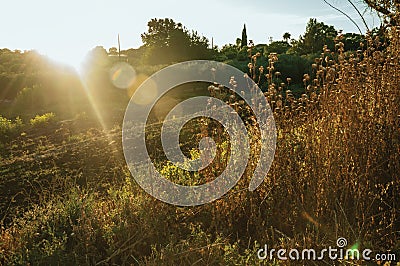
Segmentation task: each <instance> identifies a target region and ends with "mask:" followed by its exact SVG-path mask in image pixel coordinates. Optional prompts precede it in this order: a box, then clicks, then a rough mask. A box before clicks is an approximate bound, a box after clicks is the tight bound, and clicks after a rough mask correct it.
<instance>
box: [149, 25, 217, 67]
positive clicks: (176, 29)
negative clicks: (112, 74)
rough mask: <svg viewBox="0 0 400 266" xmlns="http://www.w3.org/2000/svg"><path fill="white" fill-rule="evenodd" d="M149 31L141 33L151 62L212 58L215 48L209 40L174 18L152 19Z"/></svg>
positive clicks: (167, 62) (165, 62)
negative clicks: (176, 21)
mask: <svg viewBox="0 0 400 266" xmlns="http://www.w3.org/2000/svg"><path fill="white" fill-rule="evenodd" d="M147 26H148V31H147V32H146V33H143V34H142V35H141V37H142V41H143V43H144V46H145V47H146V52H145V61H146V63H149V64H169V63H172V62H179V61H185V60H190V59H210V58H211V57H212V55H213V50H212V49H209V41H208V39H207V38H205V37H204V36H200V35H199V34H198V33H197V32H195V31H189V30H188V29H186V28H185V27H184V26H183V25H182V24H181V23H175V22H174V21H173V20H172V19H168V18H166V19H152V20H150V21H149V22H148V23H147Z"/></svg>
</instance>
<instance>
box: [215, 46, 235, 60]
mask: <svg viewBox="0 0 400 266" xmlns="http://www.w3.org/2000/svg"><path fill="white" fill-rule="evenodd" d="M219 53H220V56H221V59H222V60H221V61H225V60H231V59H235V58H236V57H237V55H238V47H237V46H236V45H233V44H227V45H224V46H223V47H222V49H221V51H220V52H219Z"/></svg>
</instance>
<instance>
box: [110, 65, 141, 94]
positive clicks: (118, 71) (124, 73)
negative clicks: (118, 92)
mask: <svg viewBox="0 0 400 266" xmlns="http://www.w3.org/2000/svg"><path fill="white" fill-rule="evenodd" d="M110 79H111V82H112V84H113V85H114V86H115V87H117V88H119V89H128V88H130V87H131V86H132V85H133V83H134V82H135V80H136V71H135V69H133V67H132V66H131V65H129V64H128V63H125V62H119V63H117V64H115V65H114V66H113V67H112V68H111V70H110Z"/></svg>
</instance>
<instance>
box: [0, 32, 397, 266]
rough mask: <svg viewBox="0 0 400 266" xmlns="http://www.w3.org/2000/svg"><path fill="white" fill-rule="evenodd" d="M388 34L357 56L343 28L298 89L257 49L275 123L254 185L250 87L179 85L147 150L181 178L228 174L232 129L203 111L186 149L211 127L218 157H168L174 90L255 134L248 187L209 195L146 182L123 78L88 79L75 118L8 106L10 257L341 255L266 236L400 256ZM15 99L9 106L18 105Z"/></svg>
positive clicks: (3, 238) (151, 260) (27, 261)
mask: <svg viewBox="0 0 400 266" xmlns="http://www.w3.org/2000/svg"><path fill="white" fill-rule="evenodd" d="M387 31H388V32H389V33H390V34H389V35H390V36H389V37H388V38H389V43H383V42H380V40H379V38H372V37H370V36H367V44H366V45H365V47H363V48H362V50H359V51H357V52H354V53H345V52H344V49H343V43H342V42H341V41H340V38H337V39H336V41H335V50H334V51H332V50H330V49H328V47H324V50H323V52H322V53H321V55H320V56H318V57H316V58H315V59H314V61H313V63H312V65H311V66H310V68H311V72H310V73H309V74H305V75H304V76H303V84H301V86H302V88H303V89H304V92H303V93H302V94H301V96H299V97H295V96H296V95H293V92H292V91H291V88H292V87H293V88H298V86H295V85H293V84H291V79H290V78H287V79H284V80H283V79H282V78H281V76H282V75H283V74H282V73H280V72H278V71H277V70H276V69H275V68H274V65H275V64H277V62H278V61H279V59H278V56H277V55H276V54H275V53H270V54H269V55H268V58H267V59H268V60H267V61H266V62H268V63H267V64H266V65H264V66H263V68H265V70H263V71H265V72H263V71H261V70H259V66H260V62H259V61H258V62H257V59H258V57H259V55H257V54H254V55H251V56H250V59H249V63H250V64H249V69H248V75H249V76H250V77H251V78H252V79H253V80H255V81H256V82H257V80H260V78H259V76H261V75H264V74H266V75H264V76H263V77H266V79H267V80H266V81H265V82H266V84H268V87H267V89H266V90H265V91H264V97H265V98H266V100H267V101H268V103H269V104H270V106H271V109H272V111H273V114H274V119H275V123H276V128H277V147H276V151H275V157H274V161H273V163H272V166H271V169H270V171H269V173H268V175H267V176H266V178H265V180H264V182H263V183H262V185H261V186H260V187H258V188H257V189H256V190H255V191H253V192H251V191H249V190H248V189H247V187H248V184H249V180H250V178H251V176H252V173H253V171H254V168H255V166H256V165H257V163H258V156H259V150H258V148H257V144H258V143H259V141H260V133H259V129H258V128H257V124H256V123H253V122H252V121H254V120H255V117H254V114H253V113H252V112H249V111H248V108H247V107H246V105H245V103H243V101H242V100H241V98H240V97H239V96H238V95H236V96H233V97H231V96H232V92H230V91H229V90H228V89H227V88H226V87H221V86H220V87H218V84H189V85H185V86H181V87H178V88H177V89H175V91H173V92H172V93H170V94H169V95H167V96H168V97H167V98H168V100H165V103H164V102H160V103H159V105H158V109H159V110H161V111H160V112H158V113H157V111H154V113H153V115H154V120H152V121H151V123H149V125H147V128H148V130H149V132H150V133H149V134H148V135H147V138H148V141H149V143H150V144H148V149H149V153H150V154H151V156H152V159H153V160H154V161H156V165H157V169H159V171H160V172H163V173H164V175H165V176H167V177H169V178H170V179H171V180H174V181H175V182H177V183H182V184H195V183H196V184H197V183H204V182H205V181H209V180H211V179H213V178H215V177H216V176H218V175H219V173H220V172H221V170H222V169H224V167H225V166H226V161H227V158H228V157H229V155H227V153H228V151H229V145H230V141H231V140H230V139H229V136H227V133H226V132H225V131H224V129H223V128H222V127H221V126H219V125H217V124H215V121H209V120H206V119H203V120H198V121H193V123H192V124H189V125H188V126H187V127H185V128H184V130H183V131H182V132H181V141H182V143H181V144H182V145H181V149H182V150H183V152H184V153H185V154H186V155H187V156H188V157H190V156H192V157H196V156H197V155H198V149H197V143H198V141H199V140H200V139H201V138H203V137H206V136H208V137H212V138H214V139H215V141H216V145H217V148H218V152H217V159H216V160H214V161H213V163H212V165H211V166H210V167H209V168H207V169H205V170H204V171H202V172H201V173H199V174H198V175H197V174H190V173H188V172H182V171H181V170H180V169H178V168H177V167H175V166H173V165H171V164H170V163H168V162H167V161H166V158H165V156H164V154H162V152H161V151H160V150H162V147H160V143H159V136H160V130H161V127H160V126H161V124H160V121H159V120H160V119H161V120H162V118H164V117H165V115H166V113H167V111H168V109H170V108H172V107H173V105H174V104H175V102H176V101H181V100H184V99H187V98H190V97H193V96H199V95H211V96H214V97H216V98H219V99H221V100H223V101H224V102H227V104H230V105H231V106H233V107H234V108H236V110H238V113H239V114H240V117H241V118H242V119H243V120H244V121H246V128H247V130H248V132H250V133H249V135H250V140H251V141H250V144H251V146H252V148H251V156H250V160H249V162H248V164H247V166H246V169H245V171H244V174H243V176H242V178H241V179H240V181H239V182H238V184H237V185H236V186H235V187H234V188H233V189H232V190H231V191H230V192H228V193H227V194H226V195H224V196H223V197H222V198H220V199H218V200H216V201H214V202H212V203H209V204H204V205H200V206H195V207H178V206H174V205H170V204H167V203H164V202H162V201H159V200H157V199H155V198H153V197H151V196H150V195H148V194H147V193H146V192H145V191H144V190H143V189H142V188H140V187H139V186H138V184H137V183H136V182H135V179H134V178H133V177H132V176H131V173H130V172H129V169H128V166H127V164H126V161H125V158H124V154H123V148H122V120H123V115H124V110H125V107H126V104H127V102H128V99H127V98H126V95H124V94H123V93H122V92H121V91H118V90H117V89H115V90H114V91H112V90H111V91H110V90H104V91H103V92H104V94H101V93H98V92H95V91H90V89H87V88H86V89H87V91H89V94H88V95H92V96H91V97H88V99H89V100H87V99H83V98H82V103H78V102H72V101H71V103H74V105H73V106H72V105H71V106H69V105H66V106H69V107H71V110H73V111H68V112H72V114H74V116H72V117H71V116H68V115H65V117H63V115H62V114H65V113H66V112H67V111H65V110H67V109H68V108H67V109H64V108H61V107H60V106H57V108H59V109H56V111H55V112H54V113H53V112H49V110H51V108H49V109H48V110H47V109H46V110H45V109H43V110H41V111H42V112H35V111H33V110H35V108H38V107H34V108H33V109H29V108H27V109H29V110H28V111H26V112H24V113H22V112H21V118H17V117H16V116H14V118H12V119H11V118H10V119H8V118H4V117H3V116H1V117H0V119H1V120H0V132H1V133H2V138H1V141H0V158H1V161H0V219H1V220H0V221H1V223H0V225H1V229H0V264H4V265H60V264H61V265H126V264H129V265H298V263H301V264H306V265H308V264H310V265H331V264H332V261H329V260H328V258H325V259H324V260H321V261H318V262H312V261H301V262H299V261H294V262H289V261H280V260H278V259H276V258H275V259H273V260H266V261H265V260H264V261H263V260H260V259H259V258H258V257H257V253H258V251H259V250H260V248H263V247H264V245H265V244H267V245H268V247H270V248H275V249H279V248H285V249H298V250H301V249H309V248H315V249H317V250H321V249H323V248H327V247H329V246H331V247H336V246H337V242H336V241H337V240H338V239H339V238H341V237H344V238H346V239H347V241H348V247H351V249H360V250H362V249H371V250H372V251H373V252H374V254H376V253H382V254H395V255H397V256H398V257H400V254H399V250H400V206H399V204H400V201H399V196H400V179H399V178H400V176H399V173H400V90H399V88H400V56H399V55H400V30H399V28H398V27H395V26H393V27H391V28H390V27H388V29H387ZM251 52H252V51H251V50H250V53H251ZM99 83H101V81H98V83H96V84H99ZM89 87H90V86H89ZM76 93H79V92H78V90H77V91H76ZM96 93H97V94H96ZM100 94H101V95H100ZM25 95H27V92H25ZM110 95H111V96H110ZM21 97H22V96H20V98H21ZM32 97H33V96H32ZM28 99H29V98H28ZM32 99H33V98H32ZM63 99H65V98H63ZM121 99H122V100H121ZM171 101H172V103H171ZM21 102H23V101H22V100H20V103H19V104H20V105H22V107H24V106H25V105H24V104H26V106H28V104H27V103H26V102H23V104H22V103H21ZM89 102H91V103H93V102H96V103H97V105H96V106H94V107H93V104H92V105H90V104H89ZM34 103H35V102H34V101H33V100H31V102H30V104H32V106H33V104H34ZM84 105H85V106H86V105H88V106H90V108H89V109H84V108H83V107H82V106H84ZM64 107H65V106H64ZM3 108H4V109H3V111H2V112H3V113H4V114H11V113H12V112H13V108H14V106H5V105H4V107H3ZM85 108H86V107H85ZM78 109H79V111H76V110H78ZM155 109H156V110H157V108H155ZM68 114H71V113H68ZM66 117H68V119H66ZM138 167H139V166H138ZM141 167H144V168H143V170H142V171H143V175H148V174H149V173H147V172H146V171H147V169H146V165H144V166H141ZM335 263H336V265H339V264H343V265H376V264H377V263H378V264H380V265H383V263H384V262H383V261H382V262H379V261H371V262H366V261H365V260H354V261H351V260H350V261H346V259H345V258H342V259H338V260H336V262H335ZM388 263H389V264H386V265H395V263H396V262H392V264H390V262H388Z"/></svg>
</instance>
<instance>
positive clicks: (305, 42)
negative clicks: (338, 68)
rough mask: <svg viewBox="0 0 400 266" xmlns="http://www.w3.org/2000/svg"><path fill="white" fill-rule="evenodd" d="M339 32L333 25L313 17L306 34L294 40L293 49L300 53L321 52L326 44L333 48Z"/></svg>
mask: <svg viewBox="0 0 400 266" xmlns="http://www.w3.org/2000/svg"><path fill="white" fill-rule="evenodd" d="M337 34H338V32H337V31H336V29H335V28H334V27H333V26H329V25H326V24H324V23H323V22H317V20H316V19H315V18H311V19H310V20H309V22H308V24H307V27H306V32H305V33H304V35H303V36H300V39H299V40H298V41H296V42H294V44H293V50H294V51H295V53H297V54H300V55H303V54H311V53H317V52H320V51H322V48H323V46H324V45H328V48H329V49H331V50H333V49H334V48H335V47H334V45H335V43H334V39H335V37H336V36H337Z"/></svg>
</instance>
